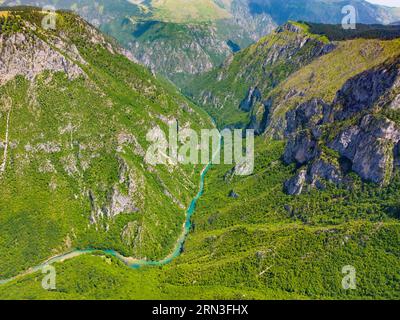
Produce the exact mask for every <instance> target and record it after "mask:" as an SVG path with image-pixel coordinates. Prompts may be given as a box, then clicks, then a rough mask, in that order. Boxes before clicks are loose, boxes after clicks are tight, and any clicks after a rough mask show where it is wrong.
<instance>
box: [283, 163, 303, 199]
mask: <svg viewBox="0 0 400 320" xmlns="http://www.w3.org/2000/svg"><path fill="white" fill-rule="evenodd" d="M306 177H307V170H304V169H303V170H301V171H300V172H299V173H298V174H297V175H295V176H294V177H293V178H291V179H289V180H287V181H286V182H285V185H284V189H285V192H286V193H287V194H290V195H299V194H301V192H302V191H303V188H304V184H305V182H306Z"/></svg>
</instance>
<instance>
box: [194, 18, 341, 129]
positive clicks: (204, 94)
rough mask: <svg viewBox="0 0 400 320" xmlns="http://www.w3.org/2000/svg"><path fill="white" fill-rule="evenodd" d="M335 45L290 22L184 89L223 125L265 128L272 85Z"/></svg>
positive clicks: (274, 85) (276, 84)
mask: <svg viewBox="0 0 400 320" xmlns="http://www.w3.org/2000/svg"><path fill="white" fill-rule="evenodd" d="M334 48H335V46H334V44H332V43H330V42H329V41H327V39H325V38H324V37H320V36H314V35H312V36H311V35H309V34H307V31H306V27H305V25H302V24H299V23H287V24H285V25H283V26H281V27H279V28H277V29H276V30H275V32H273V33H272V34H271V35H269V36H267V37H265V38H263V39H262V40H260V41H259V42H258V43H257V44H255V45H253V46H251V47H249V48H248V49H246V50H243V51H242V52H240V53H238V54H236V55H235V56H234V57H233V58H232V59H229V60H228V61H226V63H225V64H224V65H223V66H222V67H221V68H217V69H215V70H213V71H212V72H210V73H208V74H206V75H204V76H200V77H199V78H196V79H195V80H194V81H193V82H192V83H190V84H189V85H188V86H187V90H186V91H187V92H188V94H190V95H192V96H193V98H194V99H195V100H196V101H197V102H198V103H199V104H200V105H202V106H203V107H204V108H205V109H206V110H207V111H209V112H210V113H211V114H212V115H213V117H214V118H216V120H217V122H218V124H219V125H221V126H243V127H246V126H250V127H254V128H259V129H260V128H264V127H265V118H267V116H268V112H269V110H268V108H266V106H268V105H269V102H268V95H269V93H270V91H271V90H272V89H273V88H275V87H276V86H278V85H279V84H280V83H281V82H282V81H284V80H285V79H286V78H287V77H288V76H289V75H290V74H292V73H294V72H296V71H297V70H299V69H300V68H301V67H302V66H304V65H306V64H308V63H309V62H311V61H313V60H314V59H317V58H318V57H320V56H322V55H326V54H328V53H329V52H331V51H332V50H334Z"/></svg>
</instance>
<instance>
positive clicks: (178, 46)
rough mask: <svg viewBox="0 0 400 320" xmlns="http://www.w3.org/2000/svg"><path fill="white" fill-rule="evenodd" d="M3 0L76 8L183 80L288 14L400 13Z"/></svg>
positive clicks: (254, 0)
mask: <svg viewBox="0 0 400 320" xmlns="http://www.w3.org/2000/svg"><path fill="white" fill-rule="evenodd" d="M0 4H3V5H34V6H45V5H49V4H53V5H55V6H56V8H57V9H71V10H74V11H75V12H76V13H78V14H79V15H81V16H82V17H84V18H85V19H86V20H87V21H89V22H90V23H92V24H94V25H95V26H97V27H99V28H100V29H101V30H102V31H104V32H106V33H107V34H109V35H111V36H113V37H115V38H117V40H118V41H119V42H120V43H121V44H122V45H123V46H124V47H126V48H127V49H129V50H130V51H131V52H132V54H133V55H134V56H135V57H136V58H137V60H139V61H140V62H141V63H142V64H144V65H146V66H148V67H151V68H152V69H153V70H154V71H156V72H159V73H161V74H163V75H165V76H167V77H169V78H170V79H172V80H173V81H174V82H175V83H177V84H179V85H182V84H184V83H185V81H186V80H187V78H188V76H190V75H193V74H198V73H203V72H206V71H209V70H210V69H212V68H213V67H215V66H218V65H220V64H221V63H222V62H223V60H224V59H225V58H227V57H229V56H230V55H231V54H232V52H235V51H236V50H237V48H245V47H247V46H249V45H250V44H251V43H253V42H255V41H257V40H259V39H260V38H261V37H263V36H265V35H267V34H269V33H270V32H271V31H273V29H274V28H275V27H276V26H277V25H281V24H283V23H285V22H287V21H288V20H295V21H297V20H303V21H310V22H321V23H341V21H342V19H343V17H344V14H343V13H342V9H343V7H344V6H347V5H352V6H354V7H355V9H356V11H357V22H358V23H367V24H371V23H375V24H377V23H391V22H396V21H398V20H399V18H400V12H399V11H398V10H396V9H394V8H389V7H384V6H377V5H374V4H371V3H369V2H367V1H364V0H352V1H348V2H343V1H338V0H329V1H327V0H324V1H321V0H312V1H310V0H301V1H299V0H290V1H281V0H190V1H188V0H162V1H161V0H146V1H128V0H98V1H89V0H77V1H76V0H57V1H56V0H50V1H49V0H45V1H43V0H20V1H15V0H2V1H0Z"/></svg>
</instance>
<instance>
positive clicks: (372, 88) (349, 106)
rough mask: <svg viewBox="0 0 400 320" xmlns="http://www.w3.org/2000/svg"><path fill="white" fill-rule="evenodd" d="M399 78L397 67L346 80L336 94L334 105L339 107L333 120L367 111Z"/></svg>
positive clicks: (382, 67) (376, 70) (375, 70)
mask: <svg viewBox="0 0 400 320" xmlns="http://www.w3.org/2000/svg"><path fill="white" fill-rule="evenodd" d="M398 77H399V70H398V68H397V65H396V64H394V65H390V66H385V65H383V66H381V67H379V68H376V69H372V70H367V71H365V72H363V73H361V74H360V75H358V76H356V77H354V78H352V79H350V80H348V81H347V82H346V83H345V85H344V86H343V88H342V89H341V90H340V91H339V92H338V93H337V95H336V98H335V101H334V104H335V105H337V106H340V107H341V108H340V109H339V111H337V112H336V113H335V120H344V119H348V118H350V117H351V116H354V115H355V114H357V113H358V112H360V111H363V110H368V109H370V108H371V107H373V106H374V104H375V103H376V102H378V100H379V99H380V98H381V97H382V96H383V95H384V94H385V93H386V92H387V91H388V90H390V89H391V88H392V87H393V85H394V84H395V82H396V80H397V78H398Z"/></svg>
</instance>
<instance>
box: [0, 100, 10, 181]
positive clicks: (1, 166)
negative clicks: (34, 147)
mask: <svg viewBox="0 0 400 320" xmlns="http://www.w3.org/2000/svg"><path fill="white" fill-rule="evenodd" d="M10 115H11V107H10V110H9V111H8V114H7V125H6V140H5V146H4V155H3V162H2V163H1V165H0V176H1V175H2V174H3V173H4V172H5V170H6V165H7V152H8V144H9V141H8V139H9V138H8V137H9V129H10Z"/></svg>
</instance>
